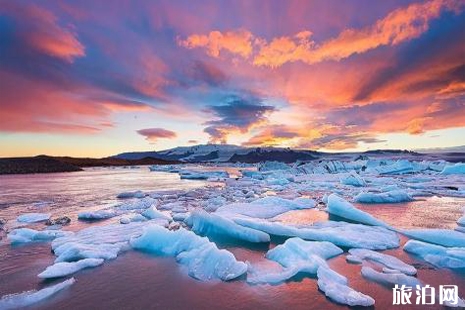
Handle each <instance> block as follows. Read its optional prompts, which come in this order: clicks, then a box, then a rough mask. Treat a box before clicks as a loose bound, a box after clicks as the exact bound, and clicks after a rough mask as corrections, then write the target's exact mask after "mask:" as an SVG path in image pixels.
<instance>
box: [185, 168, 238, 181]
mask: <svg viewBox="0 0 465 310" xmlns="http://www.w3.org/2000/svg"><path fill="white" fill-rule="evenodd" d="M179 176H180V177H181V179H189V180H208V179H210V178H224V179H227V178H229V173H227V172H226V171H193V170H180V171H179Z"/></svg>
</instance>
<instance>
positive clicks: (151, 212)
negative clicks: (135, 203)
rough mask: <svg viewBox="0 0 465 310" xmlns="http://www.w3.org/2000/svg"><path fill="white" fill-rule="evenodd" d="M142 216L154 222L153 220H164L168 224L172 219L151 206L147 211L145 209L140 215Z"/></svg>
mask: <svg viewBox="0 0 465 310" xmlns="http://www.w3.org/2000/svg"><path fill="white" fill-rule="evenodd" d="M141 214H142V215H143V216H145V217H146V218H148V219H151V220H155V219H162V220H166V221H168V222H171V221H172V220H173V218H172V217H171V216H169V215H167V214H165V213H163V212H160V211H158V210H157V208H156V207H154V206H152V207H150V208H148V209H146V210H145V211H144V212H142V213H141Z"/></svg>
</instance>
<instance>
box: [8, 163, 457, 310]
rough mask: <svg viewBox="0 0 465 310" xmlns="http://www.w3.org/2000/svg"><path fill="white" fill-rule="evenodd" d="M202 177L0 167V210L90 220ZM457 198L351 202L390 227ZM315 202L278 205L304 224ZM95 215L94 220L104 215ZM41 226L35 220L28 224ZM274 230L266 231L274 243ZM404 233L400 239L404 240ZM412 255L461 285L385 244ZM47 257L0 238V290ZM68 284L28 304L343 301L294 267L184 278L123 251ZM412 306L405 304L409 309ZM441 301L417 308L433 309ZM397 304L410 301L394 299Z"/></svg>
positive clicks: (21, 285) (435, 281)
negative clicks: (139, 194) (0, 171)
mask: <svg viewBox="0 0 465 310" xmlns="http://www.w3.org/2000/svg"><path fill="white" fill-rule="evenodd" d="M201 186H206V183H205V182H203V181H192V180H180V179H179V177H178V175H177V174H170V173H163V172H149V171H148V169H147V168H146V167H141V168H139V169H123V168H115V169H108V168H105V169H101V168H98V169H90V170H86V171H83V172H75V173H59V174H39V175H14V176H0V217H1V218H6V219H8V220H10V223H11V222H12V221H13V219H14V218H16V216H17V215H19V214H21V213H25V212H50V213H52V215H53V216H62V215H67V216H70V217H71V219H72V223H71V225H69V226H67V228H66V229H70V230H77V229H82V228H84V227H86V226H88V225H94V224H90V223H86V222H81V221H78V220H77V213H78V212H80V211H82V210H88V209H99V208H102V206H105V205H109V204H113V203H116V202H118V200H117V199H116V198H115V197H116V195H117V194H118V193H120V192H123V191H134V190H142V191H160V190H183V189H189V188H196V187H201ZM464 202H465V201H464V200H463V199H462V200H460V199H455V198H438V197H431V198H427V199H425V200H421V201H416V202H411V203H405V204H395V205H359V206H358V207H360V208H361V209H363V210H365V211H367V212H370V213H372V214H373V215H375V216H377V217H379V218H381V219H382V220H385V221H387V222H388V223H390V224H393V225H395V226H397V227H402V228H412V227H441V228H453V227H454V226H455V221H456V219H457V218H458V217H459V216H460V215H461V208H462V207H463V206H464V205H465V203H464ZM327 219H328V216H327V214H326V213H324V212H322V211H318V210H303V211H292V212H289V213H287V214H285V215H281V216H280V217H279V220H281V221H283V222H287V223H297V224H308V223H312V222H316V221H322V220H327ZM110 221H111V220H109V221H103V222H99V224H102V223H103V224H105V223H108V222H110ZM36 226H37V227H43V224H36ZM279 242H282V240H273V242H272V244H271V245H270V247H274V246H275V245H276V244H277V243H279ZM405 242H406V239H405V238H403V239H402V245H403V244H404V243H405ZM218 246H219V247H220V248H226V249H228V250H230V251H231V252H233V253H234V255H235V256H236V257H237V259H239V260H244V261H245V260H248V261H251V262H252V263H253V262H260V261H263V260H264V255H265V253H266V251H267V250H268V246H266V245H259V246H251V245H249V244H240V243H230V242H228V243H226V242H218ZM386 253H387V254H392V255H394V256H397V257H399V258H400V259H402V260H404V261H406V262H407V263H411V264H414V265H415V266H416V267H417V269H418V277H419V278H420V279H422V280H423V281H424V282H425V283H429V284H431V285H433V286H435V287H438V286H439V284H455V285H458V286H459V291H460V292H461V295H462V296H463V295H464V292H465V291H464V290H465V274H464V272H463V271H455V272H453V271H451V270H447V269H443V270H437V269H434V268H431V267H430V266H429V265H427V264H426V263H424V262H422V261H419V260H417V259H415V258H414V257H412V256H411V255H409V254H407V253H405V252H403V251H402V247H400V248H399V249H394V250H389V251H386ZM54 259H55V257H54V255H53V254H52V253H51V252H50V245H49V243H35V244H31V245H26V246H17V247H11V246H10V245H8V244H7V243H6V242H2V243H1V244H0V295H2V296H3V295H5V294H10V293H16V292H21V291H26V290H31V289H40V288H43V287H46V286H49V285H51V284H54V283H58V282H60V281H62V279H59V280H54V281H42V280H40V279H39V278H37V274H38V273H40V272H41V271H43V270H44V269H45V268H46V267H47V266H49V265H51V264H52V263H53V261H54ZM329 265H330V266H331V267H332V268H333V269H335V270H336V271H337V272H339V273H341V274H343V275H344V276H346V277H347V278H348V279H349V283H350V285H351V286H352V287H353V288H354V289H356V290H359V291H362V292H363V293H365V294H368V295H370V296H372V297H373V298H375V300H376V308H377V309H394V307H393V306H392V290H391V289H390V288H387V287H383V286H381V285H378V284H375V283H373V282H368V281H366V280H365V279H363V278H362V277H361V275H360V265H352V264H347V263H346V262H345V254H344V255H341V256H339V257H336V258H334V259H331V260H329ZM75 278H76V279H77V282H76V283H75V284H74V285H73V286H72V287H71V288H69V289H68V290H65V291H63V292H61V293H59V294H57V295H56V296H54V297H52V298H50V299H48V300H46V301H44V302H41V303H39V304H37V305H35V306H34V307H33V308H34V309H155V308H156V309H216V308H218V309H220V308H221V309H257V308H258V309H263V308H267V309H284V308H292V309H323V308H327V309H338V308H341V309H343V308H347V307H345V306H341V305H337V304H335V303H333V302H331V301H330V300H328V299H327V298H326V297H325V296H324V294H323V293H322V292H320V291H318V287H317V283H316V279H315V278H312V277H305V276H301V275H300V276H297V277H295V278H293V279H291V281H288V282H286V283H282V284H279V285H249V284H247V283H245V281H243V279H239V280H237V281H232V282H228V283H223V282H208V283H205V282H200V281H197V280H194V279H192V278H190V277H189V276H188V275H187V273H186V270H185V269H184V267H183V266H181V265H179V264H177V263H176V262H175V260H174V259H173V258H160V257H154V256H151V255H148V254H144V253H140V252H135V251H129V252H126V253H123V254H122V255H120V256H119V257H118V258H117V259H116V260H113V261H109V262H105V264H103V266H101V267H98V268H94V269H88V270H83V271H81V272H79V273H77V274H76V275H75ZM417 308H418V307H412V309H417ZM439 308H440V307H439V306H432V307H430V308H427V307H422V308H421V309H439ZM395 309H409V307H405V306H396V307H395Z"/></svg>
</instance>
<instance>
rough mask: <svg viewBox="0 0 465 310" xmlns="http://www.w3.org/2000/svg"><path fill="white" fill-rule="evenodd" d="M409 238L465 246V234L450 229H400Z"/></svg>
mask: <svg viewBox="0 0 465 310" xmlns="http://www.w3.org/2000/svg"><path fill="white" fill-rule="evenodd" d="M399 232H400V233H402V234H404V235H406V236H407V237H409V238H412V239H416V240H420V241H424V242H428V243H434V244H438V245H442V246H445V247H465V234H464V233H461V232H458V231H455V230H450V229H427V228H425V229H404V230H401V231H399Z"/></svg>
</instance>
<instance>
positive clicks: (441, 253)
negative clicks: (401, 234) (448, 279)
mask: <svg viewBox="0 0 465 310" xmlns="http://www.w3.org/2000/svg"><path fill="white" fill-rule="evenodd" d="M404 251H406V252H408V253H411V254H414V255H416V256H418V257H420V258H421V259H423V260H424V261H426V262H428V263H430V264H432V265H434V266H436V267H439V268H451V269H455V268H465V248H463V247H452V248H448V247H443V246H440V245H435V244H430V243H426V242H422V241H417V240H409V241H408V242H407V243H406V244H405V245H404Z"/></svg>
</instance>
